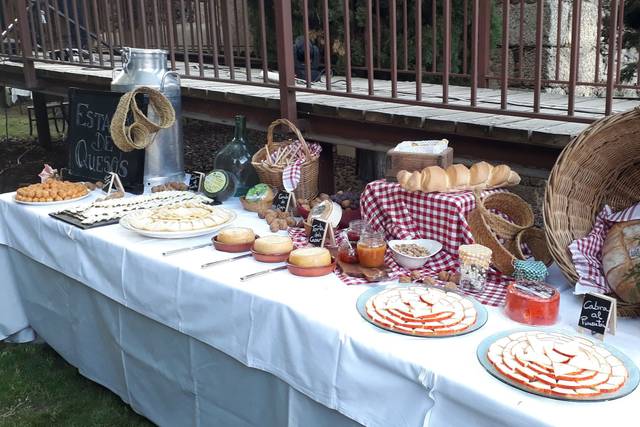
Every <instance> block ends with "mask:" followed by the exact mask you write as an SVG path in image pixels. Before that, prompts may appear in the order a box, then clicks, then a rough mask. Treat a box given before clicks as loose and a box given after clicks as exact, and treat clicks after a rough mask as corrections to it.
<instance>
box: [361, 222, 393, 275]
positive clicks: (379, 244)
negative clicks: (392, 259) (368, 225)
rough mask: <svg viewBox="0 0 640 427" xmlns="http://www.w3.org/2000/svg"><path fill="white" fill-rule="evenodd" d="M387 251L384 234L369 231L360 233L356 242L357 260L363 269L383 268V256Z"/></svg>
mask: <svg viewBox="0 0 640 427" xmlns="http://www.w3.org/2000/svg"><path fill="white" fill-rule="evenodd" d="M386 250H387V242H385V240H384V233H383V232H381V231H373V230H370V229H367V230H363V231H362V232H361V233H360V240H359V241H358V259H359V260H360V265H361V266H363V267H370V268H378V267H384V254H385V252H386Z"/></svg>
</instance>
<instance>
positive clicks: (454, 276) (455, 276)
mask: <svg viewBox="0 0 640 427" xmlns="http://www.w3.org/2000/svg"><path fill="white" fill-rule="evenodd" d="M449 281H451V282H453V283H456V284H460V273H453V274H452V275H450V276H449Z"/></svg>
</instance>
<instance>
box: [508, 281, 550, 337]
mask: <svg viewBox="0 0 640 427" xmlns="http://www.w3.org/2000/svg"><path fill="white" fill-rule="evenodd" d="M559 309H560V293H559V292H558V290H557V289H556V288H554V287H552V286H550V285H547V284H546V283H543V282H533V281H530V280H517V281H515V282H511V283H510V284H509V286H507V302H506V304H505V307H504V311H505V314H506V315H507V316H508V317H509V318H510V319H511V320H515V321H516V322H520V323H525V324H527V325H534V326H541V325H553V324H554V323H556V320H558V311H559Z"/></svg>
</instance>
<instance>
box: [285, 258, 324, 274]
mask: <svg viewBox="0 0 640 427" xmlns="http://www.w3.org/2000/svg"><path fill="white" fill-rule="evenodd" d="M287 269H288V270H289V273H291V274H294V275H296V276H302V277H318V276H325V275H327V274H329V273H331V272H332V271H333V270H335V269H336V259H335V258H331V264H329V265H324V266H322V267H300V266H297V265H293V264H291V263H289V262H287Z"/></svg>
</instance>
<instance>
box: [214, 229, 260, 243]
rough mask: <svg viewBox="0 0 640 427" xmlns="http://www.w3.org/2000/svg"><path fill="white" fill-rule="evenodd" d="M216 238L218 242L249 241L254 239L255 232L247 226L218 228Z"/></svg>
mask: <svg viewBox="0 0 640 427" xmlns="http://www.w3.org/2000/svg"><path fill="white" fill-rule="evenodd" d="M216 239H217V240H218V242H220V243H232V244H239V243H251V242H253V241H254V240H255V239H256V233H254V231H253V230H252V229H250V228H247V227H229V228H225V229H222V230H220V233H218V236H217V238H216Z"/></svg>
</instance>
